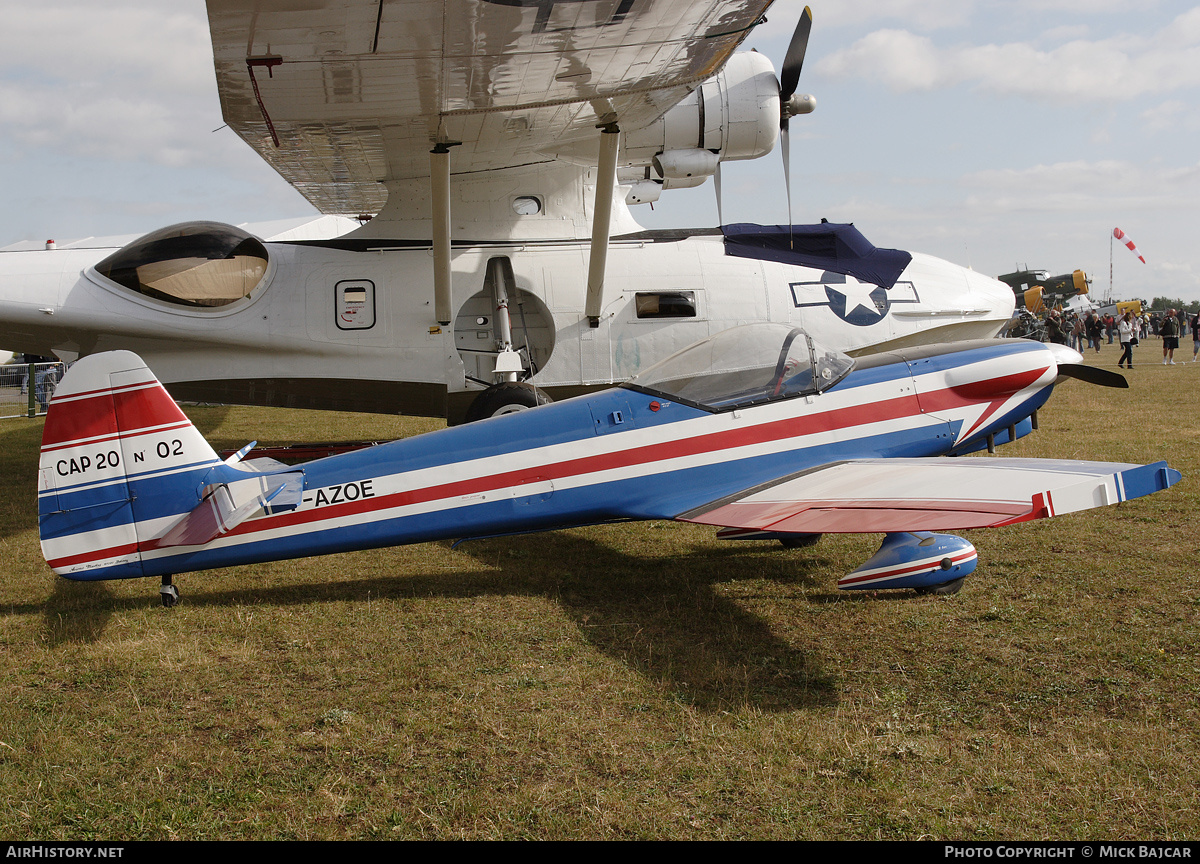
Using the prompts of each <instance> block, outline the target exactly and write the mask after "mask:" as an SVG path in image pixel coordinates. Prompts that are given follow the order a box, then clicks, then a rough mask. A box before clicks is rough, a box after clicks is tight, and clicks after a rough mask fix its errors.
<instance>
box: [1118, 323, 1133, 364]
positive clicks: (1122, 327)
mask: <svg viewBox="0 0 1200 864" xmlns="http://www.w3.org/2000/svg"><path fill="white" fill-rule="evenodd" d="M1133 334H1134V324H1133V316H1132V315H1131V314H1129V313H1128V312H1126V313H1125V314H1124V315H1122V316H1121V320H1120V321H1118V322H1117V339H1118V340H1119V341H1120V343H1121V359H1120V360H1118V361H1117V365H1118V366H1120V367H1121V368H1124V367H1125V364H1126V363H1128V364H1129V368H1130V369H1132V368H1133Z"/></svg>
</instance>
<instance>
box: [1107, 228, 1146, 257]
mask: <svg viewBox="0 0 1200 864" xmlns="http://www.w3.org/2000/svg"><path fill="white" fill-rule="evenodd" d="M1113 236H1114V237H1116V238H1117V239H1118V240H1120V241H1121V242H1122V243H1124V244H1125V247H1126V248H1127V249H1128V250H1129V251H1130V252H1132V253H1133V254H1134V255H1136V256H1138V260H1139V261H1141V262H1142V263H1143V264H1145V263H1146V259H1145V258H1143V257H1142V253H1141V252H1139V251H1137V247H1136V246H1134V245H1133V241H1132V240H1130V239H1129V238H1128V237H1126V236H1125V232H1124V231H1122V230H1121V229H1120V228H1114V229H1113Z"/></svg>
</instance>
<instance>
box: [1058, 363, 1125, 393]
mask: <svg viewBox="0 0 1200 864" xmlns="http://www.w3.org/2000/svg"><path fill="white" fill-rule="evenodd" d="M1058 374H1059V376H1060V377H1067V378H1075V379H1078V380H1079V381H1086V382H1087V383H1089V384H1099V385H1100V386H1101V387H1123V388H1126V389H1128V387H1129V382H1128V381H1126V380H1125V376H1124V375H1119V374H1117V373H1116V372H1112V371H1110V370H1108V369H1097V368H1096V367H1095V366H1084V365H1083V364H1082V363H1059V364H1058Z"/></svg>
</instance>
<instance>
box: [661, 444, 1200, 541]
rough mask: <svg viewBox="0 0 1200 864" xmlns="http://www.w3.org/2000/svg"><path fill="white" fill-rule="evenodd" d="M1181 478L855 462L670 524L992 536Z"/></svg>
mask: <svg viewBox="0 0 1200 864" xmlns="http://www.w3.org/2000/svg"><path fill="white" fill-rule="evenodd" d="M1179 479H1180V474H1179V472H1178V471H1175V470H1173V469H1171V468H1168V467H1167V465H1166V463H1165V462H1157V463H1154V464H1152V465H1129V464H1118V463H1111V462H1076V461H1068V460H1048V459H998V458H976V457H963V458H950V457H943V458H930V459H862V460H852V461H847V462H835V463H831V464H829V465H823V466H821V467H818V468H814V469H811V470H809V471H805V472H803V473H800V474H797V475H793V476H791V477H785V478H782V479H780V480H777V481H774V482H772V483H769V484H765V485H763V486H758V487H754V488H751V489H746V490H743V491H742V492H739V493H737V494H736V495H732V496H728V497H726V498H723V499H720V500H718V501H713V502H711V503H709V504H707V505H705V506H703V507H699V508H697V509H695V510H691V511H689V512H687V513H683V514H680V515H679V516H678V517H676V518H677V519H679V520H681V521H684V522H696V523H700V524H704V525H718V526H722V527H728V528H742V529H748V530H757V531H769V532H786V533H791V532H798V533H834V534H838V533H842V534H850V533H854V534H857V533H873V532H893V531H943V530H962V529H967V528H992V527H998V526H1001V525H1009V524H1013V523H1016V522H1024V521H1027V520H1031V519H1044V518H1049V517H1051V516H1057V515H1061V514H1063V513H1071V512H1075V511H1078V510H1087V509H1090V508H1092V507H1103V506H1105V505H1108V504H1117V503H1119V502H1121V501H1125V500H1128V499H1131V498H1138V497H1141V496H1143V495H1149V494H1150V493H1152V492H1157V491H1160V490H1162V489H1166V488H1167V487H1169V486H1171V485H1173V484H1174V483H1176V482H1178V480H1179Z"/></svg>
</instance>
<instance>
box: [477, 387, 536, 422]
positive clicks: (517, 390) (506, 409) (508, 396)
mask: <svg viewBox="0 0 1200 864" xmlns="http://www.w3.org/2000/svg"><path fill="white" fill-rule="evenodd" d="M553 401H554V400H553V399H551V398H550V397H549V396H547V395H546V394H545V392H543V391H542V390H539V389H538V388H537V387H534V386H533V385H532V384H526V383H525V382H523V381H505V382H504V383H503V384H493V385H492V386H491V387H489V388H488V389H486V390H484V391H483V392H482V393H480V394H479V395H478V396H476V397H475V401H474V402H472V403H471V407H470V408H468V409H467V415H466V417H465V418H464V421H465V422H467V423H474V422H475V421H476V420H486V419H488V418H489V417H499V416H501V415H502V414H512V413H514V412H516V411H526V410H528V409H530V408H536V407H538V406H539V405H549V404H550V403H551V402H553Z"/></svg>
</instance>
